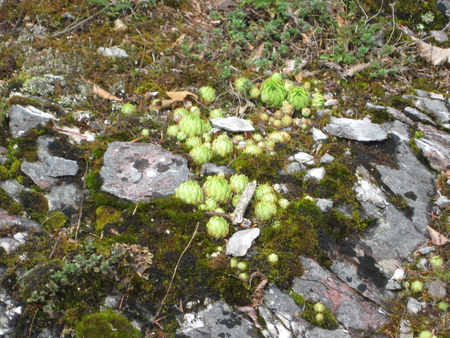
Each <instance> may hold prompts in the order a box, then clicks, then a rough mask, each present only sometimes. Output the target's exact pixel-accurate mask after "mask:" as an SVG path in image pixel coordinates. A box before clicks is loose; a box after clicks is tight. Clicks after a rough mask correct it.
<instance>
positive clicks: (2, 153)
mask: <svg viewBox="0 0 450 338" xmlns="http://www.w3.org/2000/svg"><path fill="white" fill-rule="evenodd" d="M7 153H8V149H6V148H5V147H2V146H0V163H5V162H7V161H8V158H7V157H6V154H7Z"/></svg>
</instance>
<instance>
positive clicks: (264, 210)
mask: <svg viewBox="0 0 450 338" xmlns="http://www.w3.org/2000/svg"><path fill="white" fill-rule="evenodd" d="M276 213H277V206H276V205H275V204H274V203H271V202H263V201H261V202H258V203H257V204H256V207H255V216H256V217H258V218H259V219H260V220H262V221H267V220H269V219H271V218H272V217H273V216H275V214H276Z"/></svg>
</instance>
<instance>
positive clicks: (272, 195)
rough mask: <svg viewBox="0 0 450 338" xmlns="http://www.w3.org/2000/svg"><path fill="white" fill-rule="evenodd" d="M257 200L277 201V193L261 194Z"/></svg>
mask: <svg viewBox="0 0 450 338" xmlns="http://www.w3.org/2000/svg"><path fill="white" fill-rule="evenodd" d="M259 200H260V201H264V202H270V203H277V201H278V197H277V195H275V193H269V194H264V195H262V196H261V197H260V199H259Z"/></svg>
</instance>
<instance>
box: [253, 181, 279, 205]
mask: <svg viewBox="0 0 450 338" xmlns="http://www.w3.org/2000/svg"><path fill="white" fill-rule="evenodd" d="M267 194H275V190H273V188H272V187H271V186H270V185H269V184H267V183H266V184H260V185H258V186H257V187H256V189H255V194H254V197H255V200H256V201H261V200H262V198H263V197H264V195H267Z"/></svg>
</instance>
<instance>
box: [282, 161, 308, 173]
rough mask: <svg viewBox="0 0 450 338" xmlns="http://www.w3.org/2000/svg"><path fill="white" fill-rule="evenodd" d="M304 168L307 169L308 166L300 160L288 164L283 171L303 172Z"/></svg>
mask: <svg viewBox="0 0 450 338" xmlns="http://www.w3.org/2000/svg"><path fill="white" fill-rule="evenodd" d="M303 170H306V167H305V166H304V165H303V164H300V163H298V162H291V163H288V164H287V165H286V167H285V168H284V171H283V172H282V173H285V174H295V173H299V172H302V171H303Z"/></svg>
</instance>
